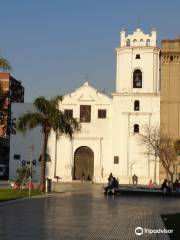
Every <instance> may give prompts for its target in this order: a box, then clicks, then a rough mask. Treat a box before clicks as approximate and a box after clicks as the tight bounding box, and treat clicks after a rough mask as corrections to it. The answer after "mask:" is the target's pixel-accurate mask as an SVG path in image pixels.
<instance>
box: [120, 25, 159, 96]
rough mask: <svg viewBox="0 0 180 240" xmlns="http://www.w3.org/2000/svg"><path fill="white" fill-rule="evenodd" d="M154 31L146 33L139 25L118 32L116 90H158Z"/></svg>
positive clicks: (156, 51) (157, 53)
mask: <svg viewBox="0 0 180 240" xmlns="http://www.w3.org/2000/svg"><path fill="white" fill-rule="evenodd" d="M156 39H157V33H156V31H154V30H153V31H151V33H150V34H145V33H144V32H143V31H142V30H141V29H140V28H137V29H136V31H135V32H134V33H133V34H131V35H127V34H126V32H125V31H121V33H120V47H119V48H117V49H116V53H117V63H116V93H130V94H131V93H132V94H133V93H158V92H159V49H158V48H157V46H156V45H157V40H156Z"/></svg>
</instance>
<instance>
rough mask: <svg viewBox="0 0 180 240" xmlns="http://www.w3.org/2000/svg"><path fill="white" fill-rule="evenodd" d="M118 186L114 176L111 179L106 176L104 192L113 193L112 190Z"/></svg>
mask: <svg viewBox="0 0 180 240" xmlns="http://www.w3.org/2000/svg"><path fill="white" fill-rule="evenodd" d="M118 187H119V183H118V181H117V179H116V178H115V177H113V178H112V179H111V178H108V185H107V187H106V188H105V192H104V194H109V195H111V194H113V193H112V190H113V189H115V188H118Z"/></svg>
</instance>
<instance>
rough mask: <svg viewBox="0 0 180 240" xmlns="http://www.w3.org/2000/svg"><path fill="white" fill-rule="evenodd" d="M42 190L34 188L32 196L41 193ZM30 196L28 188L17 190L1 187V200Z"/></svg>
mask: <svg viewBox="0 0 180 240" xmlns="http://www.w3.org/2000/svg"><path fill="white" fill-rule="evenodd" d="M40 194H41V192H40V191H38V190H32V191H31V196H35V195H40ZM26 197H29V191H28V189H25V190H21V191H19V190H16V189H0V202H5V201H10V200H15V199H19V198H26Z"/></svg>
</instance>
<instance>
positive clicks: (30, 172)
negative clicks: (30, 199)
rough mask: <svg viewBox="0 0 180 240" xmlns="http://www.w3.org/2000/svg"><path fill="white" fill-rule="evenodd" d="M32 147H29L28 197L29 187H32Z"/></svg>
mask: <svg viewBox="0 0 180 240" xmlns="http://www.w3.org/2000/svg"><path fill="white" fill-rule="evenodd" d="M33 151H34V145H31V147H30V159H29V160H30V161H29V162H30V169H29V170H30V171H29V196H31V187H32V158H33Z"/></svg>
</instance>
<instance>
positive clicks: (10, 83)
mask: <svg viewBox="0 0 180 240" xmlns="http://www.w3.org/2000/svg"><path fill="white" fill-rule="evenodd" d="M0 89H1V90H2V92H3V93H5V94H6V101H5V103H4V104H5V107H6V108H7V110H8V111H7V116H4V118H3V120H2V119H1V120H2V121H1V123H0V165H1V170H2V171H1V172H3V174H2V173H1V176H0V178H7V177H8V168H9V166H8V164H9V124H10V123H11V104H12V103H13V102H19V103H22V102H24V87H23V86H22V84H21V82H20V81H18V80H16V79H15V78H14V77H12V76H11V75H10V73H5V72H1V73H0Z"/></svg>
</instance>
